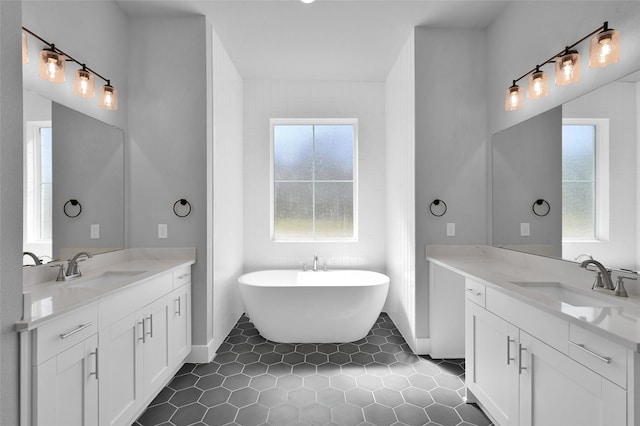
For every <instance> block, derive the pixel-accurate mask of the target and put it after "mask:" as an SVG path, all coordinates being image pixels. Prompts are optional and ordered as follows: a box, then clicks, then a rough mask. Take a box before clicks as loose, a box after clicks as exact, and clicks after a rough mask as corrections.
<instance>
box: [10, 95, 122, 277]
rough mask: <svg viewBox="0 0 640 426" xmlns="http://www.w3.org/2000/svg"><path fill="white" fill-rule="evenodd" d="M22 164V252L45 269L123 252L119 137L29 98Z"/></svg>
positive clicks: (69, 112) (59, 107)
mask: <svg viewBox="0 0 640 426" xmlns="http://www.w3.org/2000/svg"><path fill="white" fill-rule="evenodd" d="M23 161H24V182H23V189H24V197H23V203H24V206H23V207H24V215H23V229H24V235H23V251H24V252H29V253H33V254H34V255H35V257H36V258H38V259H40V260H41V261H43V263H47V262H48V261H50V260H51V259H67V258H69V257H70V256H71V255H73V253H76V252H78V251H80V250H85V251H89V252H91V253H94V254H96V253H102V252H107V251H112V250H117V249H122V248H123V247H124V239H125V237H124V132H123V131H122V130H121V129H118V128H116V127H114V126H111V125H108V124H105V123H103V122H101V121H99V120H96V119H94V118H92V117H89V116H87V115H85V114H82V113H80V112H78V111H75V110H73V109H70V108H67V107H65V106H64V105H61V104H58V103H56V102H51V101H50V100H48V99H45V98H43V97H41V96H39V95H35V94H33V93H30V92H28V91H24V151H23ZM34 263H35V259H34V258H33V256H24V257H23V264H24V265H29V264H34Z"/></svg>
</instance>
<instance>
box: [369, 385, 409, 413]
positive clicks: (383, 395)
mask: <svg viewBox="0 0 640 426" xmlns="http://www.w3.org/2000/svg"><path fill="white" fill-rule="evenodd" d="M373 397H374V398H375V399H376V402H377V403H378V404H382V405H386V406H387V407H391V408H394V407H397V406H398V405H401V404H402V403H404V398H403V397H402V394H401V393H400V392H399V391H397V390H395V389H390V388H382V389H378V390H376V391H373Z"/></svg>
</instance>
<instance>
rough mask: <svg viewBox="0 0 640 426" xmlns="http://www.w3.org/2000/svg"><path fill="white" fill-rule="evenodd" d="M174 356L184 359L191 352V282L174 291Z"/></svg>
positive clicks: (178, 360)
mask: <svg viewBox="0 0 640 426" xmlns="http://www.w3.org/2000/svg"><path fill="white" fill-rule="evenodd" d="M172 302H173V307H174V310H173V312H171V315H172V317H173V320H172V323H173V346H174V347H173V353H172V355H173V357H175V359H176V362H180V361H182V360H184V359H185V358H186V357H187V355H189V353H190V352H191V284H190V283H189V284H186V285H183V286H182V287H179V288H177V289H175V290H174V291H173V295H172Z"/></svg>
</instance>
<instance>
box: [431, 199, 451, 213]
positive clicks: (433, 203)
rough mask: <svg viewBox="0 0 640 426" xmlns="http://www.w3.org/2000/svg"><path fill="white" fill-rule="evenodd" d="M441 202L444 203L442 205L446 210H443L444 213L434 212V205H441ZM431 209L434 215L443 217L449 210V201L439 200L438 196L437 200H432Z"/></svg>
mask: <svg viewBox="0 0 640 426" xmlns="http://www.w3.org/2000/svg"><path fill="white" fill-rule="evenodd" d="M440 203H442V205H443V206H444V211H443V212H442V213H440V214H437V213H434V212H433V206H439V205H440ZM429 211H430V212H431V214H432V215H434V216H435V217H442V216H444V214H445V213H446V212H447V203H445V202H444V201H442V200H439V199H437V198H436V199H435V200H433V201H432V202H431V204H430V205H429Z"/></svg>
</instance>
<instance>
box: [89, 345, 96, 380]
mask: <svg viewBox="0 0 640 426" xmlns="http://www.w3.org/2000/svg"><path fill="white" fill-rule="evenodd" d="M89 355H95V356H96V371H94V372H93V373H89V376H96V380H98V348H96V350H95V351H94V352H91V353H90V354H89Z"/></svg>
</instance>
